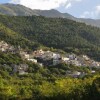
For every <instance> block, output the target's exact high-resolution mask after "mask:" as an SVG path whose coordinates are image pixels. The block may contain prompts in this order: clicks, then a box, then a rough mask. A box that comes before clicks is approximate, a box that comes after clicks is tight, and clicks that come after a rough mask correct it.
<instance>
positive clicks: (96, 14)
mask: <svg viewBox="0 0 100 100" xmlns="http://www.w3.org/2000/svg"><path fill="white" fill-rule="evenodd" d="M80 17H81V18H93V19H95V18H96V19H99V18H100V5H97V6H96V7H95V8H94V9H93V11H85V12H84V13H83V14H81V15H80Z"/></svg>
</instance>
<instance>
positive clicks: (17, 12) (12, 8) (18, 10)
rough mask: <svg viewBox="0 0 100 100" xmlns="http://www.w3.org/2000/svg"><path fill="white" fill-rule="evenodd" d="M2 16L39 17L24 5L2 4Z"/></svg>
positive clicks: (0, 8)
mask: <svg viewBox="0 0 100 100" xmlns="http://www.w3.org/2000/svg"><path fill="white" fill-rule="evenodd" d="M0 14H3V15H10V16H32V15H37V13H35V12H34V11H33V10H31V9H30V8H27V7H25V6H22V5H15V4H1V5H0Z"/></svg>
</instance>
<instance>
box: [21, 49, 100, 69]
mask: <svg viewBox="0 0 100 100" xmlns="http://www.w3.org/2000/svg"><path fill="white" fill-rule="evenodd" d="M20 55H21V57H22V58H24V59H26V60H28V61H32V62H33V63H39V64H41V65H44V66H55V65H58V64H60V63H66V64H68V65H75V66H89V67H96V68H100V62H96V61H94V60H91V59H90V58H89V57H88V56H87V55H81V56H77V55H75V54H65V55H62V54H59V53H54V52H51V51H43V50H42V49H40V50H36V51H33V52H31V53H28V52H24V51H21V52H20Z"/></svg>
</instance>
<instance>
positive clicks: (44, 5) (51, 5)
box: [10, 0, 82, 10]
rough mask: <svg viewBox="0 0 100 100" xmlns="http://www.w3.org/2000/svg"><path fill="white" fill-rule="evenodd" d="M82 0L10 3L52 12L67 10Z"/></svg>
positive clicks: (38, 0)
mask: <svg viewBox="0 0 100 100" xmlns="http://www.w3.org/2000/svg"><path fill="white" fill-rule="evenodd" d="M80 1H82V0H11V1H10V3H15V4H21V5H24V6H26V7H29V8H31V9H41V10H50V9H55V8H59V7H60V6H64V7H65V8H66V9H68V8H69V7H71V6H72V3H73V2H80Z"/></svg>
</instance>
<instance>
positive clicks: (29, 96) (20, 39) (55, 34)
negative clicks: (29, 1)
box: [0, 15, 100, 100]
mask: <svg viewBox="0 0 100 100" xmlns="http://www.w3.org/2000/svg"><path fill="white" fill-rule="evenodd" d="M1 40H3V41H5V42H7V43H8V44H11V45H14V47H15V48H17V47H18V46H21V48H23V49H24V50H29V51H30V50H35V49H37V48H45V49H50V50H52V51H57V50H58V51H59V52H62V53H65V52H70V53H71V52H73V53H76V54H87V55H89V56H90V57H92V58H93V59H96V60H98V61H100V29H99V28H95V27H91V26H87V25H85V24H83V23H77V22H74V21H71V20H68V19H61V18H58V19H55V18H44V17H36V16H31V17H14V16H12V17H10V16H3V15H2V16H0V41H1ZM12 64H16V65H19V64H28V66H29V68H28V71H27V72H28V74H24V75H19V74H18V73H13V68H12ZM67 71H72V72H74V71H80V72H85V73H88V75H87V76H85V77H82V78H81V77H80V78H72V77H70V76H67V75H66V72H67ZM99 99H100V72H99V71H97V73H96V74H91V73H90V69H89V68H88V67H78V66H72V65H70V66H69V65H66V64H59V65H57V66H49V67H48V66H43V67H41V66H40V65H37V64H33V63H32V62H27V61H25V60H22V59H21V57H20V55H19V54H17V53H16V54H12V53H9V52H6V53H5V52H0V100H99Z"/></svg>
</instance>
